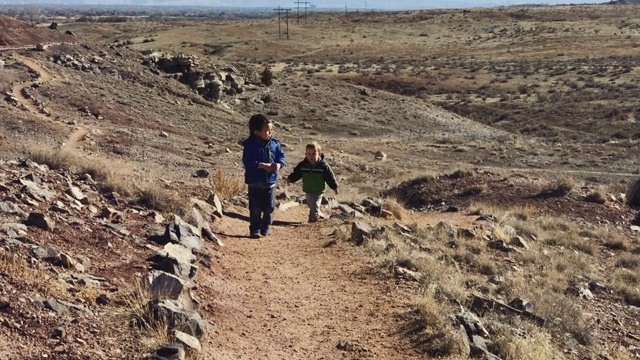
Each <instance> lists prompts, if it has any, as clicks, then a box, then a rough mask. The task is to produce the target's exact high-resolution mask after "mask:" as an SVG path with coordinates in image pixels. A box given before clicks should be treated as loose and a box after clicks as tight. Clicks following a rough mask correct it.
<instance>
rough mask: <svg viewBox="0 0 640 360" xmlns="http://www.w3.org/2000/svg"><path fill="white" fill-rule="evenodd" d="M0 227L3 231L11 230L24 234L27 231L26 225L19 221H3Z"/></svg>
mask: <svg viewBox="0 0 640 360" xmlns="http://www.w3.org/2000/svg"><path fill="white" fill-rule="evenodd" d="M0 229H2V230H3V231H5V232H7V233H8V232H10V231H13V232H15V233H16V234H20V235H24V234H26V233H27V225H25V224H19V223H4V224H0Z"/></svg>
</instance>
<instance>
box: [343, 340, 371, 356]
mask: <svg viewBox="0 0 640 360" xmlns="http://www.w3.org/2000/svg"><path fill="white" fill-rule="evenodd" d="M336 349H338V350H341V351H347V352H357V353H366V352H369V349H368V348H367V347H366V346H364V345H362V344H359V343H357V342H354V341H340V342H338V344H336Z"/></svg>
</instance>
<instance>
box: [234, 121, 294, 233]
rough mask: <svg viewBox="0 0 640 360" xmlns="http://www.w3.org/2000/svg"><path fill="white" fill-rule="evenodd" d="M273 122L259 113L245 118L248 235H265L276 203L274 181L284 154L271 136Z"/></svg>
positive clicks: (244, 150)
mask: <svg viewBox="0 0 640 360" xmlns="http://www.w3.org/2000/svg"><path fill="white" fill-rule="evenodd" d="M272 131H273V124H271V121H269V119H267V117H266V116H264V115H262V114H256V115H253V116H252V117H251V119H249V132H250V135H249V138H247V139H246V140H245V141H244V142H243V143H242V144H243V151H242V163H243V164H244V170H245V172H244V181H245V183H246V184H247V185H248V187H249V233H250V237H251V238H252V239H257V238H260V235H262V236H267V234H268V233H269V226H270V225H271V224H272V223H273V211H274V210H275V206H276V198H275V185H276V181H277V180H278V170H280V168H282V166H284V163H285V156H284V152H283V151H282V148H281V147H280V143H279V142H278V141H277V140H276V139H273V138H272V137H271V136H272V134H271V133H272Z"/></svg>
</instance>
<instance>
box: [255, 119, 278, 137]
mask: <svg viewBox="0 0 640 360" xmlns="http://www.w3.org/2000/svg"><path fill="white" fill-rule="evenodd" d="M272 131H273V124H271V123H268V124H264V125H263V126H262V129H261V130H256V131H254V134H255V135H256V136H257V137H259V138H260V139H262V140H264V141H269V139H271V132H272Z"/></svg>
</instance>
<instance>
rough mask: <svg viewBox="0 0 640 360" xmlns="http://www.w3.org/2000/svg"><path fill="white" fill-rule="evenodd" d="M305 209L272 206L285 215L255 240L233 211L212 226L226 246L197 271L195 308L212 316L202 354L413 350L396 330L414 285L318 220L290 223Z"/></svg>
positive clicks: (390, 355)
mask: <svg viewBox="0 0 640 360" xmlns="http://www.w3.org/2000/svg"><path fill="white" fill-rule="evenodd" d="M305 211H306V209H305V208H303V207H299V208H296V209H294V210H292V211H289V212H284V213H282V212H279V213H278V212H277V215H276V220H280V221H283V222H289V223H290V224H284V223H283V224H281V225H277V226H274V229H273V231H272V234H270V235H269V236H268V237H267V238H263V239H262V240H250V239H248V238H245V237H244V236H245V235H246V233H247V223H246V222H245V221H244V220H242V219H234V218H227V219H225V220H224V221H223V223H221V224H220V225H219V227H218V230H219V231H220V233H221V234H220V236H221V238H222V239H223V241H224V242H225V244H226V245H227V246H226V247H225V248H223V249H222V250H221V251H220V252H219V253H218V255H217V258H216V260H217V261H214V265H213V266H212V268H211V269H205V270H203V273H204V274H200V275H199V289H198V295H199V296H200V298H201V300H202V302H203V310H202V312H203V315H204V317H205V318H207V319H211V320H212V321H213V322H214V323H215V326H214V327H213V329H212V330H210V331H208V332H207V333H206V334H205V337H204V338H203V339H202V342H203V358H204V359H337V358H363V357H367V358H379V359H418V358H421V356H420V355H419V354H418V353H417V352H416V351H415V350H414V349H413V348H412V346H411V345H410V344H409V343H408V341H407V340H406V339H405V338H403V337H402V336H401V335H399V334H398V331H399V328H400V326H401V323H400V322H398V321H397V316H398V315H399V314H401V313H403V312H406V311H408V310H410V309H411V308H412V304H415V303H416V298H415V296H416V295H415V294H416V291H415V289H412V288H409V287H408V286H409V285H406V284H403V283H396V282H394V281H389V280H388V279H383V278H381V277H380V276H377V275H374V270H375V269H376V266H375V264H373V263H372V262H371V260H370V257H369V256H368V255H367V254H366V253H365V252H364V250H363V249H362V248H358V247H355V246H353V245H351V244H350V243H346V242H343V241H337V242H331V241H332V240H333V239H334V237H333V236H332V235H330V233H331V232H332V231H333V229H332V228H330V227H329V226H328V223H324V224H313V225H310V224H301V225H295V224H293V222H302V221H304V219H305ZM339 348H341V349H343V350H340V349H339Z"/></svg>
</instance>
